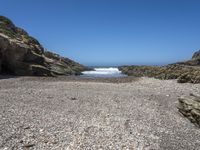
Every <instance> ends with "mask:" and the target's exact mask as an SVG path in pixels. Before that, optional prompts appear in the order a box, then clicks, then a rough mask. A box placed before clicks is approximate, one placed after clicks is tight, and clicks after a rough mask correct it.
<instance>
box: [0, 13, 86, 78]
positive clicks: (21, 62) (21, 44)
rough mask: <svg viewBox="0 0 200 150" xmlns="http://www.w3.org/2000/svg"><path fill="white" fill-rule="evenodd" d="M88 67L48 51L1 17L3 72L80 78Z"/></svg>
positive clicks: (1, 66)
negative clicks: (76, 76)
mask: <svg viewBox="0 0 200 150" xmlns="http://www.w3.org/2000/svg"><path fill="white" fill-rule="evenodd" d="M86 69H87V68H86V67H85V66H83V65H81V64H79V63H76V62H74V61H72V60H70V59H68V58H64V57H61V56H59V55H58V54H54V53H52V52H49V51H46V50H45V49H44V48H43V47H42V45H41V44H40V43H39V42H38V41H37V40H36V39H35V38H33V37H31V36H29V34H28V33H27V32H26V31H25V30H23V29H21V28H18V27H16V26H15V25H14V24H13V22H12V21H11V20H9V19H8V18H6V17H4V16H0V73H6V74H13V75H38V76H55V75H77V74H80V73H81V72H82V71H84V70H86Z"/></svg>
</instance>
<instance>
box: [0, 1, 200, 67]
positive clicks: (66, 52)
mask: <svg viewBox="0 0 200 150" xmlns="http://www.w3.org/2000/svg"><path fill="white" fill-rule="evenodd" d="M199 8H200V0H1V2H0V15H4V16H7V17H9V18H10V19H11V20H13V22H14V23H15V24H16V25H17V26H19V27H22V28H24V29H25V30H27V31H28V32H29V34H30V35H32V36H34V37H36V38H37V39H38V40H39V41H40V43H41V44H42V45H43V46H44V47H45V48H47V49H49V50H51V51H53V52H56V53H59V54H60V55H63V56H66V57H69V58H71V59H74V60H76V61H78V62H80V63H82V64H85V65H124V64H128V65H130V64H166V63H172V62H176V61H181V60H186V59H189V58H190V57H191V55H192V54H193V52H194V51H196V50H198V49H200V10H199Z"/></svg>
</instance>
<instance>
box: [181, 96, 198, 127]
mask: <svg viewBox="0 0 200 150" xmlns="http://www.w3.org/2000/svg"><path fill="white" fill-rule="evenodd" d="M178 110H179V112H180V113H181V114H182V115H183V116H185V117H186V118H188V119H189V120H190V121H191V122H192V123H194V124H195V125H197V126H198V127H200V97H199V96H196V95H193V94H191V95H190V96H189V97H186V98H179V105H178Z"/></svg>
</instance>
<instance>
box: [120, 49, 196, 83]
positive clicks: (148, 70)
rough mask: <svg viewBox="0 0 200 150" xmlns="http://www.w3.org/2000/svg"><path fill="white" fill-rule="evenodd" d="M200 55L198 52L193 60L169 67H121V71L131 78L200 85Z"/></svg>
mask: <svg viewBox="0 0 200 150" xmlns="http://www.w3.org/2000/svg"><path fill="white" fill-rule="evenodd" d="M199 53H200V52H196V53H195V54H194V56H193V57H192V59H191V60H188V61H185V62H178V63H175V64H170V65H167V66H162V67H158V66H122V67H119V70H121V71H122V73H124V74H127V75H129V76H136V77H142V76H147V77H155V78H158V79H177V81H178V82H179V83H186V82H189V83H200V58H199V55H200V54H199Z"/></svg>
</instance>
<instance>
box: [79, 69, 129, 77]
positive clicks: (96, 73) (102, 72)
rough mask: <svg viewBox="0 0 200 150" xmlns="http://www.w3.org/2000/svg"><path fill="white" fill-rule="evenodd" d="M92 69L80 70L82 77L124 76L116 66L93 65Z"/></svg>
mask: <svg viewBox="0 0 200 150" xmlns="http://www.w3.org/2000/svg"><path fill="white" fill-rule="evenodd" d="M93 69H94V70H93V71H84V72H82V73H83V75H81V76H82V77H94V78H114V77H125V76H126V75H125V74H122V72H121V71H119V69H118V68H117V67H95V68H93Z"/></svg>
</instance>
